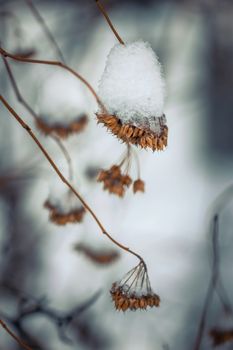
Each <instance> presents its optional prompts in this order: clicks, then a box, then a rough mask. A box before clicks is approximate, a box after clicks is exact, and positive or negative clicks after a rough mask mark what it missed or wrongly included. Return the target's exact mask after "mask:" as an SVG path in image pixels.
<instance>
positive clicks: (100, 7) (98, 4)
mask: <svg viewBox="0 0 233 350" xmlns="http://www.w3.org/2000/svg"><path fill="white" fill-rule="evenodd" d="M95 1H96V4H97V6H98V8H99V9H100V11H101V12H102V14H103V16H104V17H105V19H106V21H107V22H108V25H109V27H110V28H111V29H112V31H113V33H114V35H115V37H116V38H117V40H118V41H119V43H120V44H122V45H125V43H124V41H123V40H122V39H121V37H120V35H119V34H118V33H117V31H116V29H115V28H114V26H113V24H112V22H111V20H110V18H109V16H108V14H107V12H106V11H105V9H104V7H103V5H101V4H100V2H99V0H95Z"/></svg>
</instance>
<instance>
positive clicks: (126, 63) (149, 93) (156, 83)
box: [99, 41, 164, 126]
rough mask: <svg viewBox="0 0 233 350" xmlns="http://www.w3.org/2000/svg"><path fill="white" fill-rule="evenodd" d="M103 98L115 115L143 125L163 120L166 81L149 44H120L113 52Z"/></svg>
mask: <svg viewBox="0 0 233 350" xmlns="http://www.w3.org/2000/svg"><path fill="white" fill-rule="evenodd" d="M99 97H100V99H101V101H102V102H103V104H104V105H105V107H106V109H107V111H108V113H109V114H111V115H115V116H117V117H118V118H120V119H121V120H122V122H123V123H128V122H131V123H133V124H134V125H135V126H140V125H142V124H143V123H144V122H145V119H147V121H148V122H150V120H154V118H155V117H161V116H162V115H163V109H164V79H163V76H162V72H161V65H160V63H159V61H158V58H157V56H156V54H155V53H154V51H153V50H152V48H151V46H150V44H149V43H147V42H143V41H136V42H133V43H129V44H126V45H122V44H117V45H115V46H114V47H113V48H112V50H111V51H110V53H109V55H108V58H107V62H106V66H105V70H104V73H103V75H102V78H101V81H100V83H99Z"/></svg>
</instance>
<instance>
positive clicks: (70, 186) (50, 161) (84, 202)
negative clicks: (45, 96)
mask: <svg viewBox="0 0 233 350" xmlns="http://www.w3.org/2000/svg"><path fill="white" fill-rule="evenodd" d="M0 100H1V102H2V103H3V105H4V106H5V107H6V109H7V110H8V111H9V112H10V114H11V115H12V116H13V117H14V118H15V119H16V121H17V122H18V123H19V124H20V125H21V126H22V127H23V128H24V129H25V130H26V131H27V132H28V134H29V135H30V136H31V138H32V139H33V141H34V142H35V143H36V144H37V146H38V147H39V149H40V150H41V152H42V153H43V154H44V156H45V158H46V159H47V160H48V162H49V163H50V165H51V166H52V168H53V169H54V171H55V172H56V173H57V175H58V176H59V178H60V179H61V181H62V182H63V183H64V184H65V185H66V186H67V187H68V188H69V189H70V190H71V192H73V193H74V195H75V196H76V197H77V198H78V199H79V200H80V202H81V203H82V204H83V206H84V207H85V208H86V210H87V211H88V212H89V213H90V214H91V216H92V217H93V219H94V220H95V221H96V223H97V225H98V226H99V228H100V229H101V231H102V233H103V234H105V235H106V236H107V237H108V238H109V239H110V240H111V241H112V242H113V243H114V244H116V245H117V246H118V247H119V248H121V249H123V250H125V251H126V252H128V253H130V254H132V255H134V256H136V257H137V258H138V259H139V260H140V261H141V262H142V263H143V265H144V267H145V270H147V267H146V264H145V262H144V260H143V258H142V257H141V256H140V255H139V254H137V253H135V252H134V251H132V250H131V249H129V248H127V247H125V246H124V245H122V244H121V243H119V242H118V241H116V240H115V239H114V238H113V237H112V236H111V235H110V234H109V233H108V232H107V231H106V229H105V228H104V226H103V225H102V223H101V222H100V220H99V219H98V217H97V216H96V214H95V213H94V211H93V210H92V209H91V208H90V206H89V205H88V204H87V203H86V201H85V200H84V199H83V198H82V196H81V195H80V194H79V192H78V191H77V190H76V189H75V188H74V187H73V186H72V185H71V184H70V182H69V181H68V180H67V179H66V178H65V177H64V176H63V174H62V173H61V172H60V170H59V169H58V167H57V165H56V164H55V162H54V161H53V159H52V158H51V156H50V155H49V153H48V152H47V151H46V149H45V148H44V146H43V145H42V144H41V143H40V141H39V140H38V138H37V137H36V136H35V134H34V133H33V131H32V130H31V128H30V127H29V126H28V125H27V124H26V123H25V122H24V121H23V120H22V118H21V117H20V116H19V115H18V114H17V113H16V112H15V110H14V109H13V108H12V107H11V106H10V105H9V104H8V102H7V101H6V100H5V98H3V96H1V95H0Z"/></svg>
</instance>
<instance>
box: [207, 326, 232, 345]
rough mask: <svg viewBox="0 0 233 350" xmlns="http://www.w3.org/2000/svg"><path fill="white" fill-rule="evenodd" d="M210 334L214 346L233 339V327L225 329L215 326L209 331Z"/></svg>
mask: <svg viewBox="0 0 233 350" xmlns="http://www.w3.org/2000/svg"><path fill="white" fill-rule="evenodd" d="M209 335H210V337H211V338H212V340H213V345H214V346H218V345H221V344H225V343H227V342H230V341H233V329H228V330H224V329H217V328H213V329H212V330H211V331H210V332H209Z"/></svg>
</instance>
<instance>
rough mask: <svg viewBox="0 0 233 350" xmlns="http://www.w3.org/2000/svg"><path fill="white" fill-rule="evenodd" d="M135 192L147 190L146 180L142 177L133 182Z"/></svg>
mask: <svg viewBox="0 0 233 350" xmlns="http://www.w3.org/2000/svg"><path fill="white" fill-rule="evenodd" d="M133 192H134V193H136V192H145V182H144V181H142V180H141V179H137V180H135V181H134V183H133Z"/></svg>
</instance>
